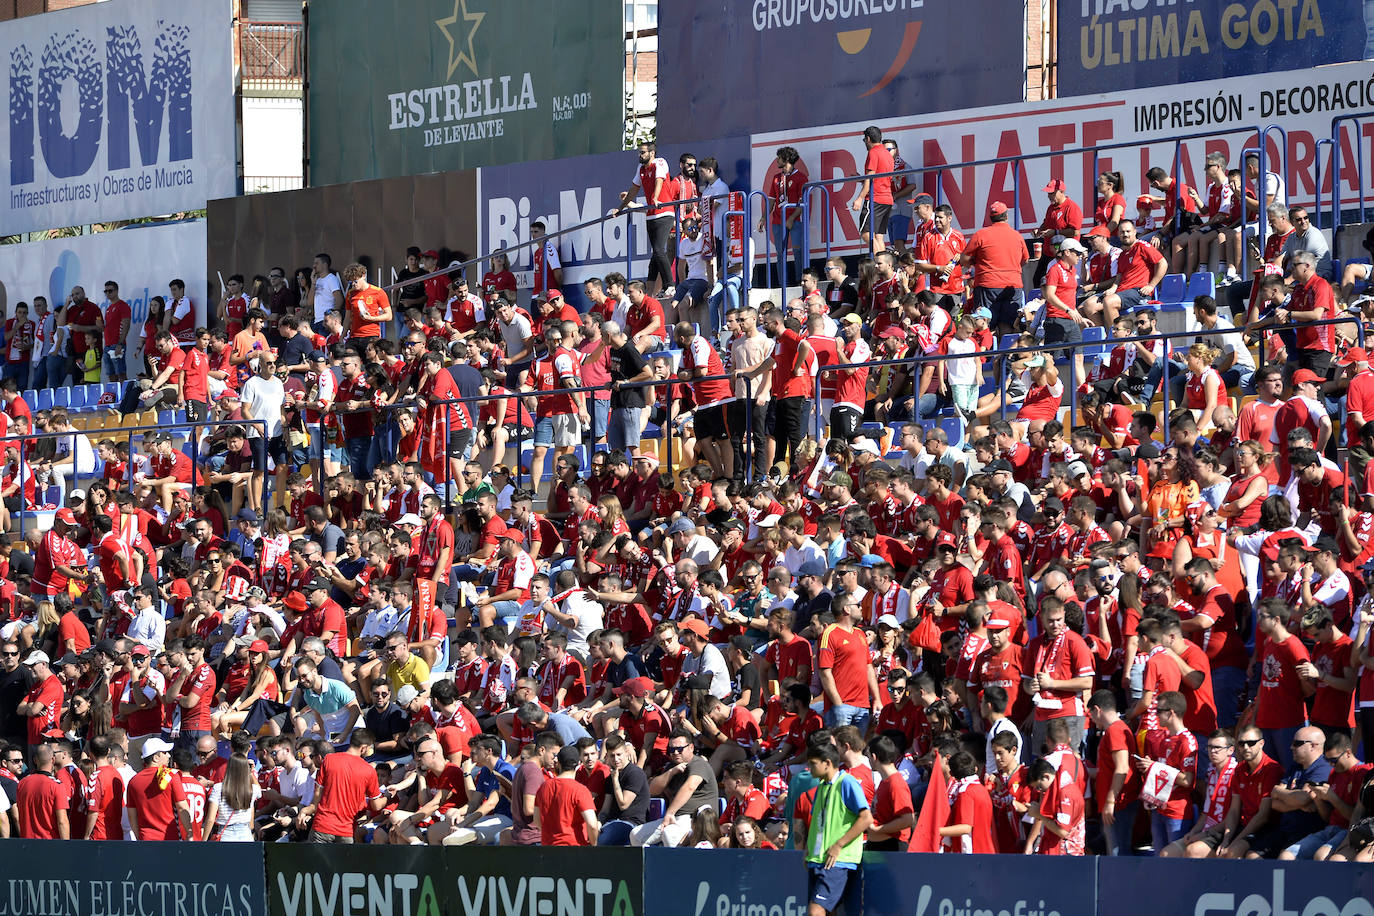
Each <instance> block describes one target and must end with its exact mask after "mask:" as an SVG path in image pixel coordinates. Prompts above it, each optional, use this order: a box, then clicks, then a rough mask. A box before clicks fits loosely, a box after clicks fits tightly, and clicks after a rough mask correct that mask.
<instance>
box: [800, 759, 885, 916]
mask: <svg viewBox="0 0 1374 916" xmlns="http://www.w3.org/2000/svg"><path fill="white" fill-rule="evenodd" d="M841 763H842V760H841V758H840V754H839V751H837V750H836V749H835V748H834V747H833V746H831V745H823V746H820V747H816V746H813V747H811V748H808V749H807V752H806V766H807V768H808V769H809V770H811V775H812V776H814V777H815V778H816V779H817V780H818V782H819V784H818V785H817V786H816V788H815V789H814V790H812V791H813V793H814V794H813V795H812V799H811V812H810V815H811V817H810V822H809V824H808V826H807V831H806V869H807V877H808V879H809V893H810V895H811V902H810V905H809V906H808V908H807V914H808V916H828V914H830V913H833V912H835V910H836V909H837V908H839V906H840V905H841V904H844V910H845V914H846V916H859V914H860V913H862V912H863V895H862V893H861V888H862V885H861V884H860V881H859V872H858V868H859V861H860V860H861V859H862V858H863V852H864V832H865V831H866V830H868V827H869V825H870V824H872V823H873V812H872V811H870V810H869V809H868V800H867V799H866V798H865V797H864V790H863V787H862V786H860V785H859V781H858V780H857V779H855V778H854V777H853V776H850V775H849V774H848V773H845V772H843V771H842V770H841V769H840V765H841Z"/></svg>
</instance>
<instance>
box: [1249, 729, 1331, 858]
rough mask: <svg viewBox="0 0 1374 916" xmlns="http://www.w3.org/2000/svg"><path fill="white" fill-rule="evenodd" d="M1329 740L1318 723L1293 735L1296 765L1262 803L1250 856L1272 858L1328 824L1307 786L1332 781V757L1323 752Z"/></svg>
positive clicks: (1294, 761)
mask: <svg viewBox="0 0 1374 916" xmlns="http://www.w3.org/2000/svg"><path fill="white" fill-rule="evenodd" d="M1325 743H1326V735H1325V733H1324V732H1323V731H1322V730H1321V729H1320V728H1317V727H1316V726H1315V725H1308V726H1305V727H1303V728H1300V729H1298V731H1297V733H1296V734H1295V735H1294V736H1293V767H1292V769H1290V770H1289V771H1288V775H1287V776H1286V777H1284V779H1283V781H1282V782H1280V783H1279V784H1278V785H1276V786H1274V788H1273V790H1272V791H1270V793H1269V797H1268V798H1266V799H1265V800H1264V801H1263V802H1261V803H1260V809H1259V812H1258V813H1257V814H1256V815H1255V822H1256V823H1260V824H1262V825H1263V826H1261V827H1260V829H1258V830H1256V831H1255V833H1254V837H1253V839H1251V841H1250V858H1260V859H1272V858H1274V857H1275V856H1277V855H1278V854H1279V853H1280V852H1282V851H1283V850H1284V849H1286V848H1287V847H1288V846H1289V845H1291V844H1293V843H1296V842H1297V841H1298V840H1300V839H1302V838H1303V837H1305V836H1307V835H1308V834H1309V833H1315V832H1316V831H1318V830H1320V829H1322V827H1323V826H1324V825H1325V823H1326V818H1324V817H1323V816H1322V815H1321V813H1320V811H1318V809H1317V804H1316V802H1315V801H1314V800H1313V799H1312V796H1311V795H1309V794H1308V793H1307V790H1306V788H1305V787H1306V786H1309V785H1321V784H1323V783H1329V782H1330V781H1331V761H1329V760H1327V759H1326V756H1325V754H1323V753H1322V748H1323V746H1324V745H1325Z"/></svg>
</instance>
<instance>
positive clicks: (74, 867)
mask: <svg viewBox="0 0 1374 916" xmlns="http://www.w3.org/2000/svg"><path fill="white" fill-rule="evenodd" d="M78 859H79V862H80V864H79V865H78V864H77V863H78ZM265 910H266V902H265V900H264V895H263V883H262V844H260V843H161V844H159V845H158V851H157V854H156V855H149V854H148V847H147V846H145V845H144V844H142V843H125V842H120V841H110V842H105V841H101V840H88V841H86V842H85V843H83V844H81V845H79V846H78V845H77V844H75V843H58V842H54V841H52V840H6V841H5V877H4V881H3V883H0V913H5V914H6V916H44V914H50V913H108V914H114V913H123V914H130V916H132V914H134V913H166V914H171V913H185V914H188V916H190V914H193V913H195V914H201V916H209V914H212V913H213V914H215V916H258V914H260V913H262V912H264V911H265Z"/></svg>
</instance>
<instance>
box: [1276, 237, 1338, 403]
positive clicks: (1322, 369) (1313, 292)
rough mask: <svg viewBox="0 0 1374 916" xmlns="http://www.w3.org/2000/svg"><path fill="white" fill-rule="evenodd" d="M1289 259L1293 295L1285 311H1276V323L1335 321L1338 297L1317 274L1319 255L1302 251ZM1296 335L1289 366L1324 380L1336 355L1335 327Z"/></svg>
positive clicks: (1300, 330)
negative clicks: (1306, 370)
mask: <svg viewBox="0 0 1374 916" xmlns="http://www.w3.org/2000/svg"><path fill="white" fill-rule="evenodd" d="M1290 260H1291V265H1290V267H1291V270H1292V272H1293V293H1292V295H1291V296H1290V297H1289V299H1288V306H1287V307H1286V308H1278V309H1275V311H1274V320H1275V321H1277V322H1278V323H1279V324H1289V323H1290V322H1308V321H1324V320H1328V319H1331V318H1335V317H1336V296H1335V294H1334V293H1333V292H1332V290H1331V284H1330V283H1328V282H1326V280H1325V278H1323V277H1321V276H1319V275H1318V274H1317V256H1316V255H1314V254H1313V253H1312V252H1310V251H1299V252H1297V253H1296V254H1294V255H1293V257H1292V258H1291V259H1290ZM1294 333H1295V334H1296V335H1297V345H1296V346H1295V347H1294V352H1293V353H1290V354H1289V357H1288V359H1289V365H1290V366H1294V367H1296V368H1299V369H1308V370H1311V371H1312V372H1315V373H1316V374H1317V375H1319V376H1321V377H1322V378H1323V379H1325V378H1326V377H1327V376H1329V375H1330V374H1331V364H1332V360H1333V359H1335V356H1336V326H1335V325H1332V324H1323V325H1318V326H1315V327H1313V326H1311V325H1305V326H1303V327H1299V328H1298V329H1297V331H1296V332H1294Z"/></svg>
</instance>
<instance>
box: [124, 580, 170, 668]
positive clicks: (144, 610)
mask: <svg viewBox="0 0 1374 916" xmlns="http://www.w3.org/2000/svg"><path fill="white" fill-rule="evenodd" d="M128 598H129V600H130V602H132V605H133V608H132V609H133V612H134V619H133V621H132V622H131V623H130V624H129V629H128V631H127V632H126V634H125V635H127V636H128V637H129V638H130V639H132V640H133V641H134V642H136V643H138V644H139V645H143V646H147V647H148V648H149V649H150V650H152V651H153V652H155V653H156V652H161V651H162V645H163V643H164V642H165V641H166V639H167V620H166V618H164V617H163V616H162V610H161V609H160V608H158V607H157V606H156V605H155V603H154V601H153V594H152V592H150V591H148V589H146V588H144V587H143V586H135V587H134V588H131V589H129V591H128Z"/></svg>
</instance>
